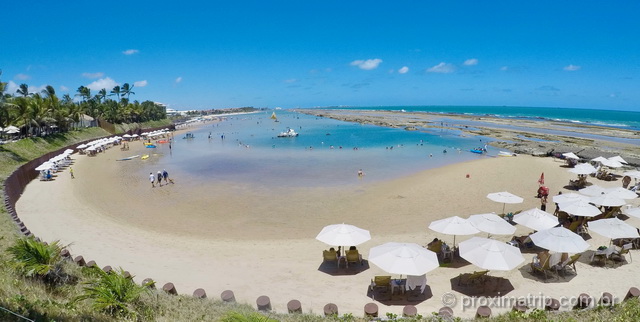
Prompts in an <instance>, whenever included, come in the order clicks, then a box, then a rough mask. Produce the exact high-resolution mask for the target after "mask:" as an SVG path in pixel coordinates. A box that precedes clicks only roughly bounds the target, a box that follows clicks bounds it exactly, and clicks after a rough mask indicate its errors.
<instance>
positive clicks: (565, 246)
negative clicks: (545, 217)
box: [529, 227, 589, 254]
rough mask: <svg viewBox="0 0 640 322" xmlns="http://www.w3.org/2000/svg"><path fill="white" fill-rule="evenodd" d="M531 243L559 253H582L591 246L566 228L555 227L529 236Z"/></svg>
mask: <svg viewBox="0 0 640 322" xmlns="http://www.w3.org/2000/svg"><path fill="white" fill-rule="evenodd" d="M529 238H531V241H532V242H533V243H534V244H535V245H536V246H538V247H542V248H544V249H548V250H550V251H552V252H559V253H574V254H577V253H582V252H584V251H585V250H587V248H589V244H588V243H587V242H586V241H584V239H582V237H580V235H578V234H576V233H574V232H572V231H571V230H569V229H566V228H564V227H554V228H550V229H545V230H541V231H539V232H537V233H533V234H531V235H529Z"/></svg>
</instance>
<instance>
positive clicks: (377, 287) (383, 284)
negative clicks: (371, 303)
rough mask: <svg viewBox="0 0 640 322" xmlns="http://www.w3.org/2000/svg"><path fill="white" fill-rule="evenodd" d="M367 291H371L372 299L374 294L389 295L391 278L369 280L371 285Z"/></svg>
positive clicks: (376, 277)
mask: <svg viewBox="0 0 640 322" xmlns="http://www.w3.org/2000/svg"><path fill="white" fill-rule="evenodd" d="M369 289H370V290H371V293H372V295H371V297H372V298H373V297H374V296H375V294H379V293H387V294H391V276H375V277H374V278H372V279H371V285H369ZM374 300H375V298H374Z"/></svg>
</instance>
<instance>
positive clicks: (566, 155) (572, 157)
mask: <svg viewBox="0 0 640 322" xmlns="http://www.w3.org/2000/svg"><path fill="white" fill-rule="evenodd" d="M562 155H563V156H564V157H565V158H567V159H574V160H580V157H579V156H577V155H575V154H574V153H573V152H567V153H563V154H562Z"/></svg>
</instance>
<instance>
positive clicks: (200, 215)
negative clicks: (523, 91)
mask: <svg viewBox="0 0 640 322" xmlns="http://www.w3.org/2000/svg"><path fill="white" fill-rule="evenodd" d="M136 147H137V145H133V144H132V151H129V152H127V155H135V154H142V153H138V152H136V151H135V149H136ZM137 148H139V147H137ZM139 152H144V151H139ZM73 157H74V159H75V164H74V165H73V168H74V172H75V175H76V179H73V180H72V179H70V177H69V174H68V171H63V172H61V173H59V176H58V177H57V178H56V180H55V181H52V182H40V181H34V182H32V183H31V184H29V186H28V187H27V189H26V190H25V192H24V194H23V196H22V198H21V199H20V201H19V202H18V204H17V211H18V213H19V216H20V218H21V219H22V220H23V221H24V222H25V224H26V225H27V227H28V228H29V229H30V230H31V231H32V232H33V233H34V234H35V235H36V236H39V237H40V238H42V239H44V240H47V241H52V240H61V241H62V243H63V244H70V245H71V246H70V247H69V248H70V250H71V253H72V254H73V255H74V256H77V255H83V256H84V258H85V260H87V261H89V260H95V261H96V262H97V263H98V265H99V266H100V267H103V266H106V265H111V266H113V267H122V268H123V269H125V270H128V271H130V272H131V273H132V274H134V275H135V276H136V281H138V282H140V281H142V280H143V279H144V278H147V277H151V278H153V279H154V280H156V281H157V283H158V285H159V287H162V285H163V284H164V283H167V282H172V283H174V284H175V286H176V288H177V290H178V292H179V293H183V294H191V293H192V292H193V291H194V290H195V289H196V288H204V289H205V290H206V291H207V293H208V296H209V297H211V298H219V294H220V293H221V292H222V291H224V290H227V289H230V290H233V291H234V293H235V296H236V299H237V300H238V301H239V302H246V303H249V304H251V305H252V306H254V307H255V299H256V298H257V297H259V296H261V295H268V296H269V297H270V298H271V302H272V305H273V308H274V310H276V311H278V312H286V303H287V302H288V301H289V300H291V299H298V300H300V301H301V303H302V307H303V310H304V311H305V312H315V313H317V314H322V308H323V306H324V305H325V304H327V303H330V302H331V303H336V304H337V306H338V308H339V312H340V314H344V313H353V314H354V315H356V316H361V315H362V311H363V307H364V305H365V304H366V303H368V302H375V303H377V304H378V306H379V307H380V313H381V315H384V314H385V313H386V312H392V313H396V314H401V313H402V308H403V305H393V306H386V305H383V304H382V303H379V302H377V301H374V300H372V299H371V298H370V297H367V287H368V285H369V283H370V280H371V278H372V277H373V276H375V275H388V274H386V273H385V272H384V271H382V270H381V269H379V268H378V267H376V266H375V265H373V264H371V267H369V269H366V270H364V271H361V272H359V273H357V274H355V275H339V276H333V275H330V274H327V273H325V272H322V271H320V270H319V267H320V265H321V263H322V250H323V249H327V248H328V247H329V246H327V245H324V244H323V243H321V242H319V241H317V240H315V236H316V235H317V234H318V232H319V231H320V230H321V229H322V227H324V226H325V225H328V224H335V223H342V222H345V223H349V224H354V225H356V226H359V227H362V228H365V229H368V230H370V231H371V235H372V239H371V240H370V241H368V242H366V243H364V244H362V245H360V246H358V248H359V249H360V251H361V253H362V254H363V256H364V258H365V259H366V258H367V257H368V250H369V249H370V248H371V247H373V246H376V245H379V244H382V243H385V242H388V241H396V242H413V243H418V244H421V245H426V244H427V243H428V242H429V241H430V240H432V239H433V238H434V237H438V238H443V239H444V240H446V241H449V242H450V243H451V241H452V239H453V238H452V236H445V235H440V234H436V233H434V232H433V231H431V230H429V229H428V228H427V227H428V225H429V223H430V222H431V221H434V220H437V219H440V218H445V217H449V216H453V215H458V216H461V217H468V216H469V215H471V214H476V213H487V212H492V211H495V212H500V211H501V210H502V205H501V204H497V203H494V202H492V201H490V200H488V199H487V198H486V197H485V196H486V195H487V193H490V192H498V191H505V190H506V191H509V192H512V193H514V194H516V195H519V196H521V197H523V198H524V199H525V202H524V203H523V204H520V205H507V211H515V210H520V209H522V210H526V209H530V208H533V207H538V206H539V199H536V198H534V195H535V193H536V190H537V188H538V183H537V180H538V178H539V176H540V173H541V172H544V173H545V179H546V185H547V186H549V187H550V188H551V194H552V195H555V194H557V192H558V191H560V190H562V191H565V192H566V190H565V189H563V188H562V186H564V185H566V184H567V182H568V181H569V179H571V178H574V177H575V175H572V174H570V173H568V172H567V170H566V169H565V168H562V167H560V166H561V165H562V163H561V162H558V161H554V160H553V159H551V158H533V157H528V156H518V157H513V158H508V157H507V158H488V159H485V160H480V161H473V162H467V163H462V164H454V165H451V166H447V167H444V168H440V169H434V170H429V171H425V172H421V173H417V174H415V175H412V176H409V177H405V178H400V179H397V180H393V181H388V182H382V183H369V182H367V180H366V177H365V178H364V180H362V181H361V182H360V183H359V184H357V185H354V186H350V187H345V188H343V189H333V190H331V189H327V188H309V189H302V190H299V191H286V190H280V191H255V190H253V189H251V187H242V186H237V187H228V186H221V185H220V184H216V183H211V184H210V185H207V186H206V187H204V186H198V187H188V186H187V185H186V184H184V181H182V182H181V181H180V178H179V177H174V179H175V180H176V184H174V185H168V186H163V187H161V188H154V189H152V188H151V187H150V184H149V182H148V180H145V178H139V177H137V176H133V173H136V172H135V170H136V169H139V167H140V166H146V165H144V164H142V163H141V162H142V161H140V160H132V161H126V162H115V161H114V160H115V159H118V158H121V157H123V152H121V151H119V149H117V148H112V149H110V150H108V151H107V152H106V153H104V154H100V155H99V156H98V157H95V158H90V157H87V156H83V155H74V156H73ZM148 161H150V162H153V160H148ZM141 164H142V165H141ZM150 164H152V163H150ZM155 171H157V169H156V170H155ZM155 171H154V173H155ZM466 174H470V178H468V179H467V178H465V175H466ZM354 176H355V174H354ZM589 181H591V182H594V183H597V184H599V185H602V186H607V187H609V186H619V185H620V181H617V182H603V181H600V180H597V179H595V178H589ZM632 203H633V204H635V205H638V204H639V202H638V200H637V199H636V200H634V201H632ZM553 209H554V205H553V202H551V201H550V202H549V205H548V210H549V211H550V212H553ZM627 222H628V223H630V224H632V225H634V226H638V225H640V219H634V218H631V219H629V220H628V221H627ZM529 232H530V231H529V229H527V228H526V227H521V226H518V229H517V231H516V234H517V235H523V234H526V233H529ZM478 236H483V237H484V236H486V235H484V234H478ZM591 236H592V237H593V238H592V239H590V240H589V241H588V242H589V243H590V244H591V246H592V247H591V249H596V248H597V247H598V246H600V245H607V244H608V243H609V241H608V240H607V239H606V238H603V237H600V236H599V235H597V234H595V233H592V234H591ZM494 237H495V238H497V239H500V240H503V241H507V240H509V239H510V237H511V236H494ZM466 238H468V237H464V236H458V237H457V242H460V241H463V240H465V239H466ZM632 252H634V253H635V252H636V251H632ZM634 255H635V254H634ZM524 256H525V259H526V261H525V262H524V263H523V264H522V265H520V268H519V269H514V270H512V271H508V272H499V271H492V272H491V273H490V275H491V276H497V277H504V278H507V279H509V281H510V282H511V284H512V285H513V287H514V288H515V290H514V291H512V292H510V293H508V296H524V295H527V294H534V295H538V294H539V292H541V293H542V294H543V295H546V296H553V297H558V296H562V295H564V296H577V295H578V294H580V293H583V292H585V293H588V294H591V295H594V296H596V297H599V296H600V293H601V292H604V291H607V292H611V293H612V294H613V295H614V296H618V297H623V296H624V295H625V294H626V291H627V290H628V288H629V287H631V286H639V285H638V284H640V278H639V277H637V274H635V272H637V270H638V268H639V267H638V266H639V265H640V264H637V261H634V262H633V263H629V264H624V265H622V266H620V267H616V268H615V269H612V268H603V267H598V266H591V265H588V264H587V263H586V262H587V261H588V256H586V255H584V257H583V258H582V259H581V262H579V263H578V264H577V265H576V266H577V270H578V275H577V276H576V277H573V278H567V279H562V278H560V280H559V281H556V279H555V277H553V278H551V279H549V280H548V282H546V283H545V282H543V281H542V280H541V279H539V278H536V277H533V276H532V275H531V274H530V273H529V268H528V265H529V263H530V261H531V258H532V256H533V255H532V254H525V255H524ZM474 270H480V269H479V268H477V267H475V266H473V265H466V266H463V267H460V268H446V267H445V268H442V267H441V268H437V269H435V270H434V271H432V272H430V273H428V274H427V277H428V284H429V286H430V289H431V292H432V293H433V297H431V298H430V299H428V300H426V301H424V302H421V303H419V304H417V305H416V306H417V308H418V313H420V314H422V315H430V314H431V312H434V311H437V310H438V309H439V308H440V307H442V306H443V305H442V302H441V297H442V295H443V294H445V293H446V292H453V293H454V294H456V295H457V296H458V297H459V298H460V295H461V294H459V293H457V292H455V291H452V290H451V282H450V280H451V279H452V278H454V277H457V276H458V274H460V273H467V272H472V271H474ZM342 271H344V272H348V270H345V269H343V270H342ZM507 309H509V308H505V309H504V310H507ZM499 311H500V310H499V309H497V308H494V313H495V312H499ZM474 312H475V309H470V310H468V311H466V312H463V311H462V308H461V307H460V304H458V305H457V306H456V307H455V308H454V314H455V315H456V316H461V317H471V316H473V314H474Z"/></svg>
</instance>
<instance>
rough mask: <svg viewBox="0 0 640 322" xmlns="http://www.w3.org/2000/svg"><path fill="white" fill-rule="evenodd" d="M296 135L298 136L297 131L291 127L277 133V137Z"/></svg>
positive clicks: (292, 136)
mask: <svg viewBox="0 0 640 322" xmlns="http://www.w3.org/2000/svg"><path fill="white" fill-rule="evenodd" d="M296 136H298V133H296V131H294V130H293V129H288V130H286V131H285V132H280V134H278V137H279V138H294V137H296Z"/></svg>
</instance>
